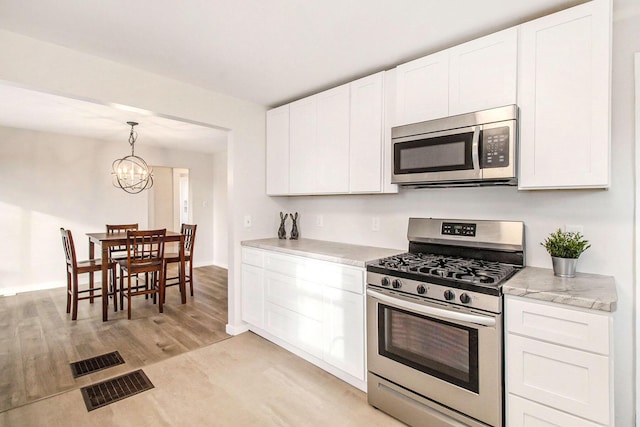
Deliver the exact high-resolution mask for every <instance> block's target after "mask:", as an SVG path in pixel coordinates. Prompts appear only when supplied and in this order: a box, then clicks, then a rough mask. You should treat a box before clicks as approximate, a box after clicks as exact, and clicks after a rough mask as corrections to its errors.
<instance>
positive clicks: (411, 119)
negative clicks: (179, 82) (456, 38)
mask: <svg viewBox="0 0 640 427" xmlns="http://www.w3.org/2000/svg"><path fill="white" fill-rule="evenodd" d="M517 66H518V29H517V28H516V27H514V28H510V29H508V30H504V31H500V32H498V33H494V34H491V35H488V36H486V37H481V38H479V39H476V40H473V41H470V42H467V43H464V44H461V45H458V46H455V47H452V48H450V49H447V50H443V51H441V52H438V53H435V54H433V55H429V56H425V57H423V58H419V59H416V60H414V61H411V62H407V63H405V64H402V65H399V66H398V67H397V68H396V70H397V93H396V96H397V98H396V121H395V125H402V124H408V123H416V122H421V121H424V120H431V119H436V118H439V117H446V116H453V115H456V114H463V113H470V112H473V111H478V110H486V109H489V108H495V107H501V106H503V105H508V104H515V103H516V88H517V83H516V82H517Z"/></svg>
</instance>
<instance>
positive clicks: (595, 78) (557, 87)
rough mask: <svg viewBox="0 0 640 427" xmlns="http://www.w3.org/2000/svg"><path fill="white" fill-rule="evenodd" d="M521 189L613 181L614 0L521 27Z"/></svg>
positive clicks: (600, 0)
mask: <svg viewBox="0 0 640 427" xmlns="http://www.w3.org/2000/svg"><path fill="white" fill-rule="evenodd" d="M519 40H520V41H519V43H520V46H519V50H520V63H519V77H518V105H519V106H520V176H519V180H518V183H519V184H518V185H519V188H520V189H553V188H599V187H608V186H609V176H610V172H609V163H610V160H609V157H610V153H609V151H610V149H609V147H610V142H609V126H610V67H611V60H610V58H611V3H610V0H595V1H592V2H589V3H585V4H582V5H580V6H576V7H573V8H571V9H567V10H564V11H561V12H558V13H554V14H552V15H549V16H545V17H542V18H540V19H536V20H535V21H531V22H528V23H526V24H523V25H522V26H521V30H520V38H519Z"/></svg>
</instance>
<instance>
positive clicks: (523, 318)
mask: <svg viewBox="0 0 640 427" xmlns="http://www.w3.org/2000/svg"><path fill="white" fill-rule="evenodd" d="M505 311H506V323H507V330H508V331H509V333H517V334H521V335H526V336H527V337H531V338H537V339H540V340H543V341H548V342H551V343H556V344H560V345H563V346H568V347H574V348H577V349H581V350H586V351H591V352H594V353H600V354H604V355H607V354H609V322H610V317H609V316H608V315H601V314H596V313H592V312H586V311H581V310H573V309H570V308H564V307H558V306H552V305H547V304H541V303H539V302H528V301H525V300H521V299H516V298H513V297H507V298H506V309H505Z"/></svg>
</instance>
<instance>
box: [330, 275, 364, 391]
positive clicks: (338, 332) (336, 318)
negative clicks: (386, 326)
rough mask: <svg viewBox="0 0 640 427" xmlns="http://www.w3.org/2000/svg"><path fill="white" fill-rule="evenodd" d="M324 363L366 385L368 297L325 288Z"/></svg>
mask: <svg viewBox="0 0 640 427" xmlns="http://www.w3.org/2000/svg"><path fill="white" fill-rule="evenodd" d="M323 312H324V318H323V326H324V331H323V335H324V351H323V354H324V360H325V361H326V362H328V363H330V364H332V365H333V366H335V367H337V368H339V369H342V370H343V371H345V372H346V373H348V374H350V375H353V376H354V377H356V378H358V379H359V380H362V381H364V377H365V372H364V358H365V355H364V296H363V295H361V294H356V293H353V292H349V291H343V290H341V289H335V288H329V287H327V288H325V290H324V299H323Z"/></svg>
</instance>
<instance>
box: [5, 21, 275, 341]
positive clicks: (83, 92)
mask: <svg viewBox="0 0 640 427" xmlns="http://www.w3.org/2000/svg"><path fill="white" fill-rule="evenodd" d="M0 63H2V67H0V81H4V82H8V83H10V84H17V85H23V86H26V87H28V88H30V89H35V90H42V91H46V92H52V93H55V94H59V95H64V96H71V97H77V98H82V99H88V100H93V101H100V102H109V103H117V104H122V105H129V106H133V107H138V108H142V109H145V110H149V111H153V112H155V113H160V114H164V115H167V116H172V117H177V118H184V119H190V120H194V121H197V122H201V123H206V124H209V125H213V126H217V127H219V128H223V129H228V130H229V139H228V145H227V147H228V151H227V155H228V156H227V165H228V176H227V178H228V179H227V183H228V187H227V189H228V195H229V197H228V203H229V205H228V206H229V209H228V212H229V215H228V224H227V228H228V233H229V251H228V257H229V260H228V263H229V323H228V325H227V330H228V331H229V332H232V333H235V332H239V331H242V330H244V328H243V322H242V320H241V315H240V241H242V240H248V239H256V238H262V237H267V236H270V235H273V233H274V230H273V226H272V224H271V218H270V215H269V214H268V213H269V212H277V211H278V210H279V206H278V205H277V202H276V201H274V200H272V199H270V198H268V197H267V196H266V195H265V191H264V189H265V185H264V176H265V147H264V138H265V111H266V108H265V107H263V106H260V105H256V104H252V103H250V102H246V101H242V100H239V99H236V98H232V97H229V96H226V95H222V94H219V93H215V92H211V91H207V90H204V89H202V88H199V87H196V86H193V85H189V84H185V83H182V82H179V81H176V80H172V79H168V78H165V77H161V76H158V75H155V74H152V73H148V72H145V71H141V70H138V69H135V68H132V67H128V66H124V65H121V64H118V63H115V62H112V61H108V60H104V59H101V58H98V57H95V56H91V55H86V54H83V53H80V52H77V51H73V50H70V49H67V48H64V47H60V46H57V45H53V44H50V43H45V42H41V41H38V40H35V39H32V38H29V37H24V36H21V35H18V34H15V33H11V32H9V31H5V30H0ZM140 154H141V155H143V154H144V153H142V152H141V153H140ZM109 157H111V156H109ZM0 162H3V160H2V159H0ZM149 162H150V163H153V164H160V165H162V164H167V165H171V166H182V165H179V164H168V163H162V162H160V161H158V160H155V159H150V160H149ZM172 163H173V162H172ZM3 167H4V162H3ZM190 177H191V180H192V181H191V182H192V184H193V185H195V183H196V182H197V181H198V180H199V179H202V177H198V176H193V175H191V176H190ZM209 182H211V180H209ZM23 185H28V182H27V181H25V182H24V183H23ZM192 195H193V200H194V205H196V204H198V203H199V204H200V205H202V202H203V201H205V200H208V202H209V203H208V206H209V211H206V210H205V211H204V213H203V214H202V215H208V216H209V217H211V215H212V211H211V209H212V208H211V206H212V197H213V193H212V191H211V190H206V191H204V190H203V191H196V190H195V189H194V191H193V193H192ZM246 214H249V215H251V216H252V218H253V225H252V227H251V228H244V227H243V225H242V218H243V216H244V215H246ZM193 221H194V222H195V223H202V222H203V220H202V219H201V217H199V215H196V214H195V213H194V217H193ZM23 238H26V239H32V238H35V236H34V235H30V234H27V235H24V236H23ZM213 238H214V236H213V230H208V231H207V230H202V231H201V230H200V227H198V240H199V241H200V239H209V240H211V239H213Z"/></svg>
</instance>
